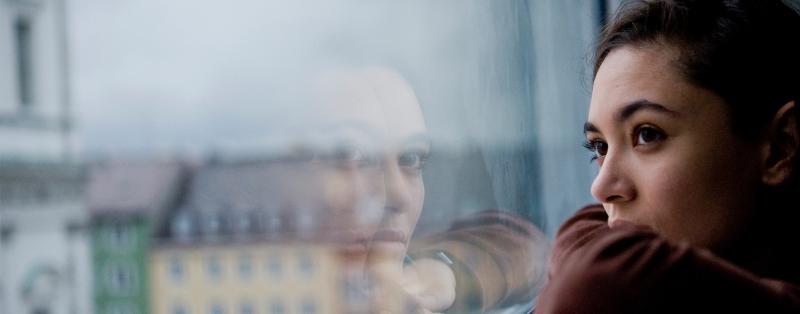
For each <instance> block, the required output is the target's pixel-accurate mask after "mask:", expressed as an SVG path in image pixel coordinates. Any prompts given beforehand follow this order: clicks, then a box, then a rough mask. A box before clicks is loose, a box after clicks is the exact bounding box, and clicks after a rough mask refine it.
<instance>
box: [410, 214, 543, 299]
mask: <svg viewBox="0 0 800 314" xmlns="http://www.w3.org/2000/svg"><path fill="white" fill-rule="evenodd" d="M549 250H550V245H549V243H548V241H547V239H546V237H545V236H544V234H543V233H542V232H541V231H539V229H538V228H536V226H534V225H533V224H531V223H530V222H529V221H527V220H526V219H525V218H523V217H521V216H519V215H516V214H514V213H510V212H507V211H500V210H487V211H482V212H479V213H477V214H473V215H470V216H468V217H465V218H462V219H459V220H457V221H455V222H454V223H453V224H452V225H451V227H450V228H449V229H448V230H447V231H445V232H442V233H439V234H436V235H433V236H429V237H426V238H424V239H422V240H420V241H417V242H416V243H415V245H414V246H413V247H412V250H411V255H412V256H413V257H414V258H415V259H420V258H427V259H430V258H431V257H434V256H435V255H437V254H439V256H440V257H439V258H438V260H447V264H448V267H450V268H451V269H452V270H453V275H454V276H453V278H455V280H456V282H455V288H456V295H455V297H456V298H455V301H454V302H453V305H452V306H451V307H450V308H449V309H448V313H473V312H483V311H485V310H487V309H493V308H498V307H504V306H506V305H514V304H520V303H529V302H531V301H532V300H533V298H534V297H535V295H536V294H537V293H538V290H539V288H540V287H541V286H542V285H543V283H544V278H545V269H546V264H547V254H548V253H549ZM442 254H443V255H444V257H441V256H442Z"/></svg>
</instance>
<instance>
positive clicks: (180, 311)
mask: <svg viewBox="0 0 800 314" xmlns="http://www.w3.org/2000/svg"><path fill="white" fill-rule="evenodd" d="M170 313H171V314H189V311H187V310H186V307H184V306H183V305H180V304H178V305H173V306H172V312H170Z"/></svg>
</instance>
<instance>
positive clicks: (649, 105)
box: [616, 99, 680, 123]
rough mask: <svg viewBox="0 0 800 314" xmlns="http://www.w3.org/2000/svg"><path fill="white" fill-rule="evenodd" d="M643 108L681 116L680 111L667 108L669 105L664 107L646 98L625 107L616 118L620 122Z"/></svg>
mask: <svg viewBox="0 0 800 314" xmlns="http://www.w3.org/2000/svg"><path fill="white" fill-rule="evenodd" d="M641 110H650V111H656V112H660V113H666V114H669V115H670V116H680V114H679V113H678V112H676V111H672V110H670V109H667V107H664V105H661V104H658V103H654V102H651V101H649V100H646V99H641V100H637V101H634V102H632V103H630V104H628V105H626V106H625V107H623V108H622V109H621V110H620V111H619V112H618V113H617V116H616V120H617V122H618V123H621V122H624V121H625V120H627V119H629V118H630V117H631V116H633V114H634V113H636V112H637V111H641Z"/></svg>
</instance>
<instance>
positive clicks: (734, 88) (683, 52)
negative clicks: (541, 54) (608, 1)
mask: <svg viewBox="0 0 800 314" xmlns="http://www.w3.org/2000/svg"><path fill="white" fill-rule="evenodd" d="M792 1H794V0H792ZM796 5H797V3H794V2H790V1H789V0H785V1H781V0H633V1H627V2H626V3H625V4H624V5H623V6H621V7H620V9H619V10H618V11H617V12H616V14H615V16H614V17H613V18H612V19H611V21H610V22H609V23H608V24H607V25H606V26H605V27H604V29H603V32H602V35H601V37H600V39H599V41H598V45H597V49H596V51H595V64H594V75H595V76H596V75H597V72H598V70H599V69H600V66H601V65H602V63H603V61H604V60H605V58H606V57H607V56H608V54H609V53H611V52H612V51H613V50H615V49H617V48H620V47H630V46H633V47H643V46H648V45H662V46H663V47H664V48H672V49H673V50H675V51H677V53H678V55H677V56H676V57H675V60H673V64H674V66H675V68H676V69H677V70H678V71H679V73H680V74H681V75H683V77H684V78H685V79H686V80H687V81H688V82H689V83H691V84H693V85H695V86H698V87H700V88H704V89H706V90H709V91H711V92H714V93H716V94H717V95H719V96H720V97H721V98H722V99H723V100H724V101H725V102H726V103H727V105H728V106H729V110H728V111H729V117H730V119H731V126H732V131H733V132H734V134H736V135H738V136H740V137H742V138H745V139H754V138H756V137H757V136H758V135H759V134H762V132H763V131H764V130H765V128H766V127H767V126H768V125H769V123H770V122H771V121H772V117H773V116H774V115H775V113H776V112H777V111H778V110H779V109H780V108H781V107H782V106H783V105H784V104H786V103H788V102H790V101H795V105H796V106H800V103H798V99H800V40H798V38H800V14H799V13H798V11H797V10H796V8H797V6H796ZM794 112H795V113H796V114H797V113H798V112H800V108H795V110H794ZM797 118H800V116H799V117H797ZM795 164H796V165H798V158H797V157H795ZM795 169H797V167H795ZM796 173H797V171H795V174H796ZM795 176H796V175H795Z"/></svg>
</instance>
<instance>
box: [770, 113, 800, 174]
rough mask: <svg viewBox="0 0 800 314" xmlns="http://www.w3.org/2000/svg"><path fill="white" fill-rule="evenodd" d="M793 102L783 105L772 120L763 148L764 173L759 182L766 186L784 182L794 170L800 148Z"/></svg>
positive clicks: (799, 133) (799, 131)
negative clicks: (799, 148)
mask: <svg viewBox="0 0 800 314" xmlns="http://www.w3.org/2000/svg"><path fill="white" fill-rule="evenodd" d="M797 127H798V125H797V108H795V101H790V102H788V103H786V104H784V105H783V106H782V107H781V108H780V109H779V110H778V112H776V113H775V116H774V117H773V119H772V123H771V124H770V128H769V130H768V132H769V133H768V134H767V138H766V140H767V142H766V143H765V144H766V146H765V147H764V159H763V160H764V164H763V166H764V171H763V173H762V176H761V181H762V182H764V183H765V184H767V185H773V186H775V185H780V184H782V183H784V182H786V181H787V180H788V179H789V177H790V176H791V175H792V172H793V171H794V170H795V169H794V166H795V159H796V156H797V153H798V151H797V150H798V146H800V130H798V128H797Z"/></svg>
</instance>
